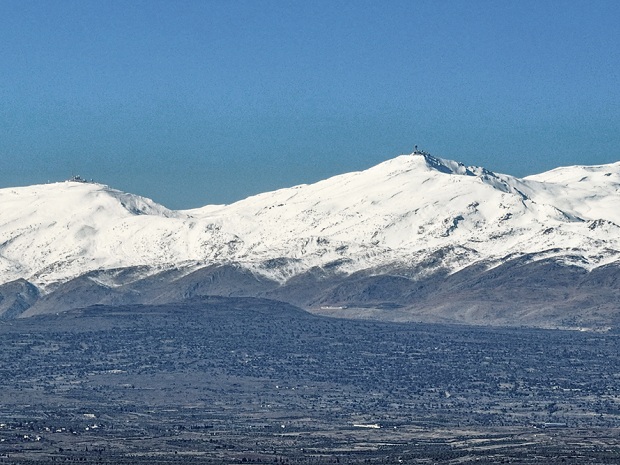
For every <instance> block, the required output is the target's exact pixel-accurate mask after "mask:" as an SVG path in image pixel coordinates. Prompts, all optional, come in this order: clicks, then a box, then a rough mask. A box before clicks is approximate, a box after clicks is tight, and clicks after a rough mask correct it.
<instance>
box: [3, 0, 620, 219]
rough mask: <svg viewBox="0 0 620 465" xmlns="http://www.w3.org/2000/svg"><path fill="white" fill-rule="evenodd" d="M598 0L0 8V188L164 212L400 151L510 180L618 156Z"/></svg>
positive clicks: (610, 54) (617, 62) (7, 4)
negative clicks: (47, 191) (77, 190)
mask: <svg viewBox="0 0 620 465" xmlns="http://www.w3.org/2000/svg"><path fill="white" fill-rule="evenodd" d="M618 17H620V4H619V3H618V2H615V1H603V0H599V1H594V2H590V1H589V2H586V1H571V2H566V3H560V2H551V1H544V2H540V1H523V2H517V3H502V2H494V1H471V2H465V1H448V2H434V1H415V2H414V1H397V0H394V1H391V2H387V3H381V4H379V3H376V2H371V1H359V2H345V1H339V2H327V1H316V2H295V1H288V2H282V1H235V2H221V1H186V2H168V1H148V2H147V1H136V2H131V3H126V2H121V1H108V2H95V1H74V0H72V1H69V0H63V1H57V2H40V1H14V0H7V1H4V2H2V3H0V40H2V43H3V44H4V47H3V48H2V50H0V57H1V58H2V63H3V64H2V71H3V72H2V73H1V77H0V95H2V102H3V105H2V106H1V107H0V115H1V116H0V124H1V125H2V134H3V135H2V137H1V138H0V163H1V165H2V167H3V169H2V170H0V187H11V186H17V185H28V184H36V183H44V182H47V181H59V180H63V179H66V178H68V177H70V176H71V175H73V174H79V175H81V176H83V177H85V178H88V179H90V178H93V179H95V180H96V181H99V182H101V183H104V184H108V185H110V186H112V187H115V188H118V189H121V190H125V191H130V192H132V193H135V194H140V195H143V196H146V197H150V198H152V199H154V200H155V201H157V202H158V203H161V204H163V205H165V206H167V207H169V208H174V209H188V208H193V207H198V206H202V205H206V204H219V203H231V202H233V201H235V200H239V199H242V198H244V197H247V196H249V195H252V194H256V193H259V192H264V191H269V190H274V189H277V188H281V187H288V186H292V185H296V184H301V183H311V182H314V181H317V180H320V179H324V178H326V177H329V176H332V175H336V174H340V173H344V172H348V171H357V170H362V169H365V168H368V167H370V166H372V165H375V164H377V163H379V162H381V161H383V160H385V159H388V158H393V157H395V156H397V155H399V154H402V153H410V152H411V151H413V147H414V145H416V144H417V145H418V146H419V147H420V148H423V149H425V150H428V151H430V152H431V153H432V154H433V155H436V156H438V157H443V158H448V159H453V160H458V161H461V162H463V163H465V164H467V165H477V166H484V167H486V168H488V169H491V170H493V171H496V172H502V173H507V174H511V175H514V176H520V177H522V176H526V175H529V174H535V173H539V172H542V171H546V170H549V169H552V168H555V167H558V166H566V165H574V164H582V165H587V164H602V163H611V162H614V161H618V160H619V159H620V150H619V149H618V147H619V146H620V57H619V52H618V47H617V44H618V43H620V25H619V24H618V21H617V18H618Z"/></svg>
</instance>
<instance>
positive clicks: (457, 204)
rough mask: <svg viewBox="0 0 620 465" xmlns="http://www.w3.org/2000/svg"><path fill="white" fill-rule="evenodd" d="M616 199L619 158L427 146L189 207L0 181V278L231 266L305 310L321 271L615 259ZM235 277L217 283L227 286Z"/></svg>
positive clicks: (345, 273)
mask: <svg viewBox="0 0 620 465" xmlns="http://www.w3.org/2000/svg"><path fill="white" fill-rule="evenodd" d="M619 204H620V162H618V163H613V164H609V165H597V166H592V167H588V166H574V167H564V168H556V169H554V170H551V171H549V172H546V173H541V174H538V175H533V176H528V177H526V178H516V177H513V176H510V175H506V174H498V173H494V172H492V171H489V170H487V169H485V168H482V167H475V166H465V165H464V164H462V163H459V162H456V161H452V160H447V159H443V158H438V157H434V156H432V155H430V154H426V153H424V154H411V155H401V156H398V157H396V158H392V159H389V160H387V161H385V162H383V163H380V164H378V165H376V166H374V167H371V168H369V169H367V170H363V171H357V172H352V173H345V174H341V175H338V176H334V177H331V178H328V179H325V180H323V181H319V182H317V183H314V184H302V185H298V186H293V187H290V188H284V189H279V190H277V191H272V192H265V193H262V194H258V195H255V196H252V197H249V198H247V199H243V200H240V201H238V202H234V203H232V204H229V205H208V206H205V207H202V208H198V209H192V210H179V211H174V210H169V209H167V208H165V207H163V206H161V205H158V204H156V203H155V202H153V201H152V200H150V199H146V198H143V197H140V196H136V195H133V194H127V193H123V192H121V191H118V190H115V189H112V188H109V187H108V186H104V185H101V184H91V183H75V182H64V183H55V184H49V185H39V186H29V187H23V188H6V189H0V284H2V283H8V282H13V281H16V280H19V279H24V280H27V281H28V282H29V283H32V284H34V285H36V287H37V288H38V289H39V290H40V291H41V293H42V294H43V295H45V294H50V293H54V292H56V291H57V289H60V288H63V287H64V288H65V290H67V289H69V287H70V286H67V283H71V282H74V283H75V281H74V280H76V279H78V278H79V277H81V276H84V277H85V278H86V279H88V280H90V281H92V282H95V281H93V280H97V279H98V280H99V281H97V282H95V284H96V286H97V289H99V290H98V291H97V292H95V294H94V295H98V296H102V295H104V294H105V295H108V294H109V293H108V291H106V289H110V290H113V289H114V288H123V289H125V290H127V289H129V287H131V285H132V284H131V283H132V282H147V281H148V280H149V277H156V276H160V277H161V276H172V275H174V276H175V280H176V279H182V277H183V276H188V275H192V273H194V272H196V271H198V270H200V269H203V268H208V267H215V268H217V267H224V268H223V269H225V267H227V266H233V267H237V268H238V269H240V270H246V271H245V272H247V273H250V275H252V276H255V277H256V279H257V280H258V281H260V282H261V283H262V285H264V286H265V287H264V288H262V287H261V290H260V291H258V290H256V289H258V287H260V286H258V287H257V288H256V289H255V292H257V293H258V294H260V295H262V296H265V297H268V298H270V297H271V296H272V295H275V297H276V298H277V297H278V295H277V294H278V292H280V294H281V295H280V296H284V298H283V300H286V299H289V300H288V301H291V302H293V303H295V304H299V303H301V304H303V305H305V306H306V308H308V307H312V306H313V305H314V307H313V308H315V309H316V306H317V305H322V306H327V307H329V302H328V301H327V300H325V299H326V298H327V297H326V296H327V295H332V294H330V292H331V291H328V288H330V286H329V285H326V284H317V283H319V281H320V280H321V279H323V280H329V279H331V280H333V282H334V283H336V282H341V281H342V282H344V281H346V280H347V279H349V277H352V276H355V275H356V274H358V273H364V274H365V275H367V276H373V275H376V276H381V275H385V276H400V277H402V278H404V279H407V280H409V281H411V282H417V281H419V282H424V280H426V279H427V278H430V277H434V278H435V279H444V280H445V279H447V278H448V277H449V276H451V275H454V274H455V273H459V272H460V271H462V270H465V269H468V268H470V267H475V269H477V270H479V272H483V271H484V272H486V271H489V270H492V269H493V268H495V267H501V266H502V265H504V264H505V263H508V262H510V261H512V260H526V261H528V260H529V261H531V262H536V261H542V260H552V261H554V262H557V263H561V264H563V265H565V266H572V267H577V268H580V269H583V270H586V271H591V270H594V269H597V268H599V267H603V266H607V265H612V266H616V265H617V263H618V260H619V259H620V256H619V254H620V234H619V233H620V226H618V225H620V210H619V209H617V208H614V206H616V205H619ZM528 257H529V258H528ZM106 270H108V271H106ZM113 270H131V271H129V272H123V271H120V272H119V273H117V274H115V273H114V272H113ZM313 270H321V271H320V272H319V273H318V274H317V273H316V272H315V271H313ZM93 273H95V274H94V275H93ZM123 273H124V274H123ZM166 273H168V274H166ZM95 275H96V276H95ZM123 276H124V277H123ZM129 276H131V280H133V281H131V280H130V281H127V279H128V277H129ZM303 276H313V278H312V279H311V281H312V282H313V283H314V284H312V286H318V287H317V288H316V289H317V290H318V289H321V291H320V292H324V293H326V294H325V295H322V298H317V299H314V303H312V302H310V301H309V300H308V299H298V300H300V301H299V302H297V301H296V300H295V299H296V298H295V297H294V296H292V294H293V291H292V290H291V289H294V288H295V286H294V285H295V279H294V278H296V277H303ZM317 276H322V277H321V278H320V279H318V280H316V279H314V277H317ZM438 277H441V278H438ZM237 278H238V279H241V275H238V276H237V275H235V278H234V279H232V281H231V283H232V284H231V285H227V286H225V288H226V289H228V290H229V291H231V292H233V289H232V288H234V282H235V279H237ZM304 279H306V278H303V279H302V281H303V280H304ZM351 279H353V278H351ZM243 280H246V281H245V282H246V284H245V285H244V286H249V284H248V283H249V281H247V278H243V279H242V281H243ZM343 280H344V281H343ZM78 281H79V280H78ZM298 281H299V280H298ZM80 282H81V281H80ZM396 282H400V281H398V280H396ZM81 283H82V284H81V285H82V286H84V285H85V281H84V282H81ZM267 283H269V284H268V285H267ZM289 283H290V284H289ZM401 284H403V283H401ZM149 285H150V284H149ZM403 285H404V284H403ZM128 286H129V287H128ZM229 288H230V289H229ZM250 288H252V286H249V287H248V288H247V289H250ZM278 288H282V289H281V290H280V291H278V290H277V289H278ZM222 289H224V288H222ZM244 289H246V288H244ZM296 289H297V291H298V292H302V290H301V289H300V288H299V286H297V288H296ZM72 292H73V291H72ZM89 292H90V291H89ZM123 292H124V291H123ZM123 292H121V294H123V298H129V297H128V296H129V294H124V293H123ZM167 292H168V295H176V291H172V290H168V291H167ZM218 292H224V291H223V290H220V291H218ZM247 292H248V293H249V292H250V291H249V290H248V291H247ZM317 292H318V291H317ZM302 293H303V292H302ZM233 294H234V292H233ZM287 296H288V297H287ZM178 297H179V298H182V295H179V296H178ZM153 298H155V297H153ZM101 299H104V298H103V297H101V298H100V299H99V300H101ZM119 299H120V297H119ZM61 300H63V299H61ZM104 300H105V299H104ZM120 300H122V299H120ZM138 300H140V299H138ZM143 300H144V299H143ZM147 300H148V299H147ZM401 300H402V299H401ZM63 301H64V300H63ZM83 301H84V303H85V304H87V303H92V302H93V301H94V303H97V302H98V301H97V299H94V300H93V299H90V298H86V299H85V300H83ZM412 302H415V299H413V300H411V299H404V300H402V302H400V303H398V305H405V306H407V305H409V306H410V305H413V304H412ZM437 305H439V304H437ZM34 307H36V304H35V305H34ZM19 308H21V307H19ZM34 310H35V308H33V309H31V310H28V309H26V310H24V313H25V314H28V312H30V313H33V311H34ZM48 310H49V309H48ZM46 311H47V310H46ZM35 313H36V312H35Z"/></svg>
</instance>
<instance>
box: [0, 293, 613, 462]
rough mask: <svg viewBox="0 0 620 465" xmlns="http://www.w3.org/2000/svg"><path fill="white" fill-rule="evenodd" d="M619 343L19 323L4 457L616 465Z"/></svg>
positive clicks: (304, 319)
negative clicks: (614, 464)
mask: <svg viewBox="0 0 620 465" xmlns="http://www.w3.org/2000/svg"><path fill="white" fill-rule="evenodd" d="M619 338H620V335H618V334H616V333H586V332H574V331H573V332H569V331H557V330H555V331H552V330H532V329H524V328H522V329H502V328H493V329H485V328H481V327H467V326H447V325H422V324H388V323H374V322H369V321H349V320H337V319H329V318H323V317H317V316H312V315H309V314H305V313H300V312H296V311H293V310H291V309H290V307H285V306H283V307H282V308H273V307H268V306H267V304H266V303H265V302H264V301H262V302H253V301H252V299H219V300H217V301H209V300H205V301H195V302H193V303H185V304H180V305H177V306H175V305H167V306H158V307H147V306H133V307H92V308H89V309H86V310H81V311H72V312H68V313H65V314H60V315H53V316H45V317H35V318H28V319H23V320H13V321H10V322H5V323H3V324H2V325H0V341H1V342H0V347H1V350H0V463H11V464H31V463H37V464H41V463H52V462H69V463H71V462H79V463H102V464H112V463H114V464H121V463H166V464H167V463H205V464H220V463H291V464H293V463H300V464H302V463H316V464H319V463H351V464H353V463H360V464H361V463H446V464H467V463H478V464H481V463H482V464H484V463H522V464H552V463H568V464H577V463H578V464H613V463H619V462H620V383H619V382H618V380H619V377H620V354H618V351H617V347H618V342H619Z"/></svg>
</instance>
